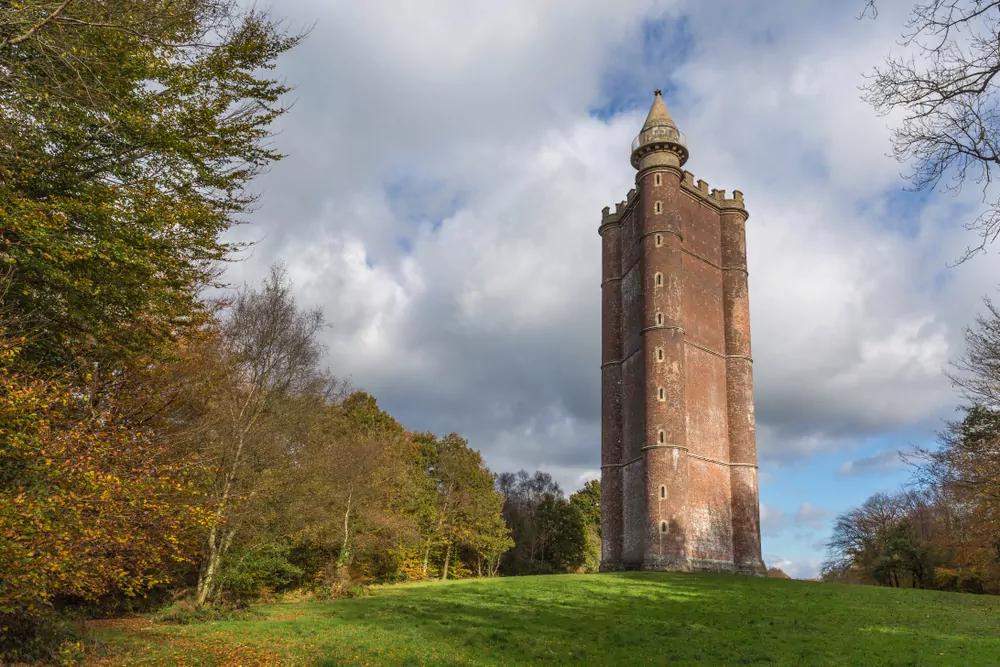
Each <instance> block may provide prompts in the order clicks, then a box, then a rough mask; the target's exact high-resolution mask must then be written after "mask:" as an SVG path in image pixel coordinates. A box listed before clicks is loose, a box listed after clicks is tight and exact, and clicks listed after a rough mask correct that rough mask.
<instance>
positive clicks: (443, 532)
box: [428, 433, 512, 579]
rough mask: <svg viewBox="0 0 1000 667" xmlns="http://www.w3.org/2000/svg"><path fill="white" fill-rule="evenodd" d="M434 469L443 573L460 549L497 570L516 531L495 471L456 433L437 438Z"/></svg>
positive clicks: (431, 453)
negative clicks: (506, 514)
mask: <svg viewBox="0 0 1000 667" xmlns="http://www.w3.org/2000/svg"><path fill="white" fill-rule="evenodd" d="M431 443H432V449H430V450H429V454H428V459H429V460H428V464H429V465H428V473H429V475H430V477H431V479H432V480H433V482H434V487H435V489H436V496H437V497H436V504H435V517H436V526H435V527H434V529H433V533H432V537H433V540H434V541H435V542H436V544H437V546H439V547H440V548H441V549H443V555H442V561H441V578H442V579H447V578H448V574H449V567H451V566H452V565H453V563H454V560H455V556H456V554H457V553H459V551H460V550H463V549H464V550H467V551H468V552H470V553H471V554H472V555H473V558H474V559H475V561H476V565H477V568H478V571H479V572H482V571H483V565H484V564H486V571H487V572H489V573H493V572H495V571H496V568H497V563H498V561H499V558H500V555H501V554H503V553H504V552H505V551H506V550H507V549H508V548H509V547H510V546H511V544H512V543H511V541H510V532H509V529H508V528H507V525H506V524H505V523H504V521H503V516H502V514H501V505H502V498H501V497H500V495H499V494H498V493H497V492H496V490H495V489H494V486H493V474H492V473H491V472H490V471H489V469H488V468H487V467H486V465H485V464H484V463H483V459H482V456H481V455H480V454H479V452H477V451H476V450H474V449H472V448H471V447H469V444H468V442H466V440H465V439H464V438H462V437H461V436H459V435H458V434H455V433H452V434H450V435H447V436H445V437H443V438H440V439H437V438H432V439H431Z"/></svg>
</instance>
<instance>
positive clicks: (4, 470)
mask: <svg viewBox="0 0 1000 667" xmlns="http://www.w3.org/2000/svg"><path fill="white" fill-rule="evenodd" d="M19 353H20V350H19V345H18V342H17V341H14V340H11V339H10V338H8V337H5V336H3V335H2V332H0V564H2V568H3V570H2V571H3V575H2V578H0V655H4V654H7V655H11V654H10V652H11V651H13V652H14V653H13V655H14V656H15V657H20V658H28V657H31V656H30V655H28V653H30V648H31V647H32V645H33V636H34V635H35V633H36V632H37V631H38V628H39V627H40V626H41V624H42V622H43V621H44V619H45V617H46V615H47V614H48V613H49V612H50V611H51V609H52V606H53V604H54V603H55V601H56V600H58V599H67V598H68V599H78V600H86V601H91V602H93V601H96V600H99V599H102V598H105V597H108V596H120V597H125V598H127V597H135V596H138V595H141V594H142V593H144V592H146V591H148V590H149V589H151V588H153V587H155V586H159V585H162V584H164V583H166V582H168V581H170V580H171V578H172V577H173V575H174V574H175V571H176V569H177V568H178V566H180V565H183V564H185V563H190V562H192V561H193V559H194V557H195V554H196V553H197V547H196V544H197V536H198V535H199V534H200V533H201V530H202V529H203V528H204V527H205V526H207V525H208V524H209V522H210V516H209V514H208V513H207V512H205V511H204V509H203V507H202V501H203V499H202V497H201V494H200V490H199V486H198V479H197V470H198V467H197V463H198V461H197V459H195V458H193V457H190V456H178V455H177V454H176V453H175V452H174V451H172V450H171V449H170V447H169V446H167V445H166V443H165V442H163V441H162V440H161V439H160V438H158V437H157V434H156V433H155V432H152V431H149V430H147V429H143V428H140V427H138V426H137V424H136V423H134V422H130V421H129V420H128V419H125V418H123V416H122V413H121V411H118V410H115V409H114V406H110V405H108V406H105V408H104V409H102V410H100V411H95V410H93V409H92V408H91V406H90V405H89V403H88V402H87V401H86V400H85V399H84V397H83V396H82V395H81V394H80V393H79V392H77V391H76V390H75V387H74V385H73V384H71V383H69V382H66V381H62V380H60V379H58V378H53V379H48V380H43V379H39V378H33V377H30V376H28V375H26V374H25V373H23V372H19V371H16V370H14V368H15V367H16V366H17V365H18V364H17V360H16V356H17V355H18V354H19Z"/></svg>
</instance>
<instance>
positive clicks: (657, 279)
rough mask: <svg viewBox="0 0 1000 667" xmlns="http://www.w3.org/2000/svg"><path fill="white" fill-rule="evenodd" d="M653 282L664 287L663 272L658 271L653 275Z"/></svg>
mask: <svg viewBox="0 0 1000 667" xmlns="http://www.w3.org/2000/svg"><path fill="white" fill-rule="evenodd" d="M653 284H654V285H656V286H657V287H663V274H662V273H660V272H657V273H656V274H655V275H654V276H653Z"/></svg>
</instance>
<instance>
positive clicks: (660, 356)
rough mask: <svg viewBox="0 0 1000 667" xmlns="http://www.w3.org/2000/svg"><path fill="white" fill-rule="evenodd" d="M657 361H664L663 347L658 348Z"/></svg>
mask: <svg viewBox="0 0 1000 667" xmlns="http://www.w3.org/2000/svg"><path fill="white" fill-rule="evenodd" d="M656 360H657V361H663V348H662V347H658V348H656Z"/></svg>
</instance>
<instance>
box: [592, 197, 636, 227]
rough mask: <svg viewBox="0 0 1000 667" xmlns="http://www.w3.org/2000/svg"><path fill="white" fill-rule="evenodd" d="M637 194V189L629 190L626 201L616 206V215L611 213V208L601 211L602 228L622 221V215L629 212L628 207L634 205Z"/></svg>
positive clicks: (607, 207)
mask: <svg viewBox="0 0 1000 667" xmlns="http://www.w3.org/2000/svg"><path fill="white" fill-rule="evenodd" d="M637 194H638V192H637V191H636V189H635V188H632V189H631V190H629V191H628V196H627V197H626V198H625V199H623V200H621V201H620V202H617V203H616V204H615V210H614V213H612V212H611V207H610V206H605V207H604V208H603V209H601V226H604V225H607V224H613V223H616V222H618V221H619V220H621V218H622V214H623V213H625V211H626V210H628V207H629V206H630V205H631V204H632V202H633V201H635V197H636V195H637Z"/></svg>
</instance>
